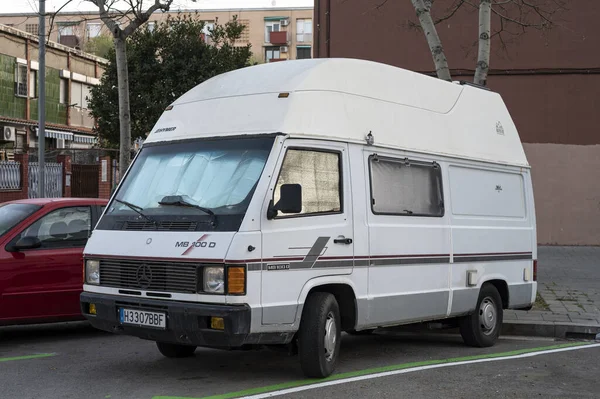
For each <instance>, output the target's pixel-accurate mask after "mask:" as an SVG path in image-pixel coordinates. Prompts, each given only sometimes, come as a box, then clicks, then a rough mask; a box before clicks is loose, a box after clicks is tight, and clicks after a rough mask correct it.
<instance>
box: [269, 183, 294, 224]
mask: <svg viewBox="0 0 600 399" xmlns="http://www.w3.org/2000/svg"><path fill="white" fill-rule="evenodd" d="M279 194H280V195H279V201H278V202H277V203H276V204H275V205H273V202H272V201H271V205H270V206H269V211H268V213H267V218H268V219H273V218H274V217H275V216H277V211H281V212H282V213H300V212H302V186H301V185H300V184H284V185H282V186H281V189H280V191H279Z"/></svg>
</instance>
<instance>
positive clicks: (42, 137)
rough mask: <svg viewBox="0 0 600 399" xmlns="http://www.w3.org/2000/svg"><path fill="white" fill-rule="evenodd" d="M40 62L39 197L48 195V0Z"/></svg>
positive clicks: (41, 28)
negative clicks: (45, 156) (45, 158)
mask: <svg viewBox="0 0 600 399" xmlns="http://www.w3.org/2000/svg"><path fill="white" fill-rule="evenodd" d="M38 35H39V43H38V44H39V64H40V68H39V71H38V82H39V83H38V90H39V96H38V118H39V120H38V166H39V171H38V197H39V198H43V197H45V196H46V192H45V191H46V176H45V169H46V168H45V162H44V161H45V160H44V155H45V152H46V148H45V147H46V0H40V20H39V31H38Z"/></svg>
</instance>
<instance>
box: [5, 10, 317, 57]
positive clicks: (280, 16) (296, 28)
mask: <svg viewBox="0 0 600 399" xmlns="http://www.w3.org/2000/svg"><path fill="white" fill-rule="evenodd" d="M178 13H182V14H194V15H197V17H198V18H199V19H201V20H203V21H205V22H206V27H205V35H206V36H205V37H206V40H207V42H210V29H211V28H212V27H214V25H215V24H216V23H219V24H224V23H226V22H227V21H229V20H231V19H232V18H233V17H234V16H237V18H238V21H239V22H240V23H242V24H243V25H244V26H245V27H246V29H245V30H244V33H243V34H242V37H241V38H240V39H239V40H238V41H237V42H236V45H246V44H251V46H252V53H253V61H255V62H259V63H263V62H274V61H283V60H293V59H302V58H312V56H313V54H312V38H313V7H295V8H289V7H288V8H276V7H271V8H239V9H220V10H186V11H170V12H167V13H162V12H156V13H154V14H153V15H152V17H151V18H150V20H149V21H148V25H149V27H150V29H153V27H155V26H156V24H157V23H160V22H164V21H166V19H167V17H168V16H175V15H176V14H178ZM38 18H39V17H38V15H36V14H33V13H32V14H0V23H2V24H5V25H9V26H13V27H14V28H17V29H21V30H23V31H26V32H28V33H32V34H36V33H37V29H38ZM122 18H124V17H122ZM49 23H50V21H49V20H48V21H47V24H49ZM122 23H123V24H126V23H127V20H126V18H124V19H123V22H122ZM52 28H53V29H52V31H51V34H50V38H51V40H54V41H56V42H57V43H60V44H63V45H65V46H69V47H72V48H76V49H85V44H86V43H87V42H88V41H89V40H90V39H93V38H95V37H97V36H100V35H109V34H110V32H108V31H107V29H106V26H105V25H104V23H103V22H102V21H101V20H100V18H99V17H98V14H97V13H60V14H59V15H57V16H56V18H55V19H54V23H53V27H52Z"/></svg>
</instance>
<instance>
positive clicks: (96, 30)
mask: <svg viewBox="0 0 600 399" xmlns="http://www.w3.org/2000/svg"><path fill="white" fill-rule="evenodd" d="M86 31H87V32H86V33H87V38H88V39H93V38H94V37H98V36H100V32H101V31H102V24H100V23H96V22H94V23H88V24H87V25H86Z"/></svg>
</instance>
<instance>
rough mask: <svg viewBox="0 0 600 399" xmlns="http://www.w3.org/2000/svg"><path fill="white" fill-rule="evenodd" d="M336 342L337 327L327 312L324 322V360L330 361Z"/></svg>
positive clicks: (331, 315) (331, 314) (333, 318)
mask: <svg viewBox="0 0 600 399" xmlns="http://www.w3.org/2000/svg"><path fill="white" fill-rule="evenodd" d="M336 342H337V327H336V325H335V317H334V316H333V313H331V312H329V314H328V315H327V319H326V320H325V359H326V360H327V361H331V359H333V356H334V355H335V344H336Z"/></svg>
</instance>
